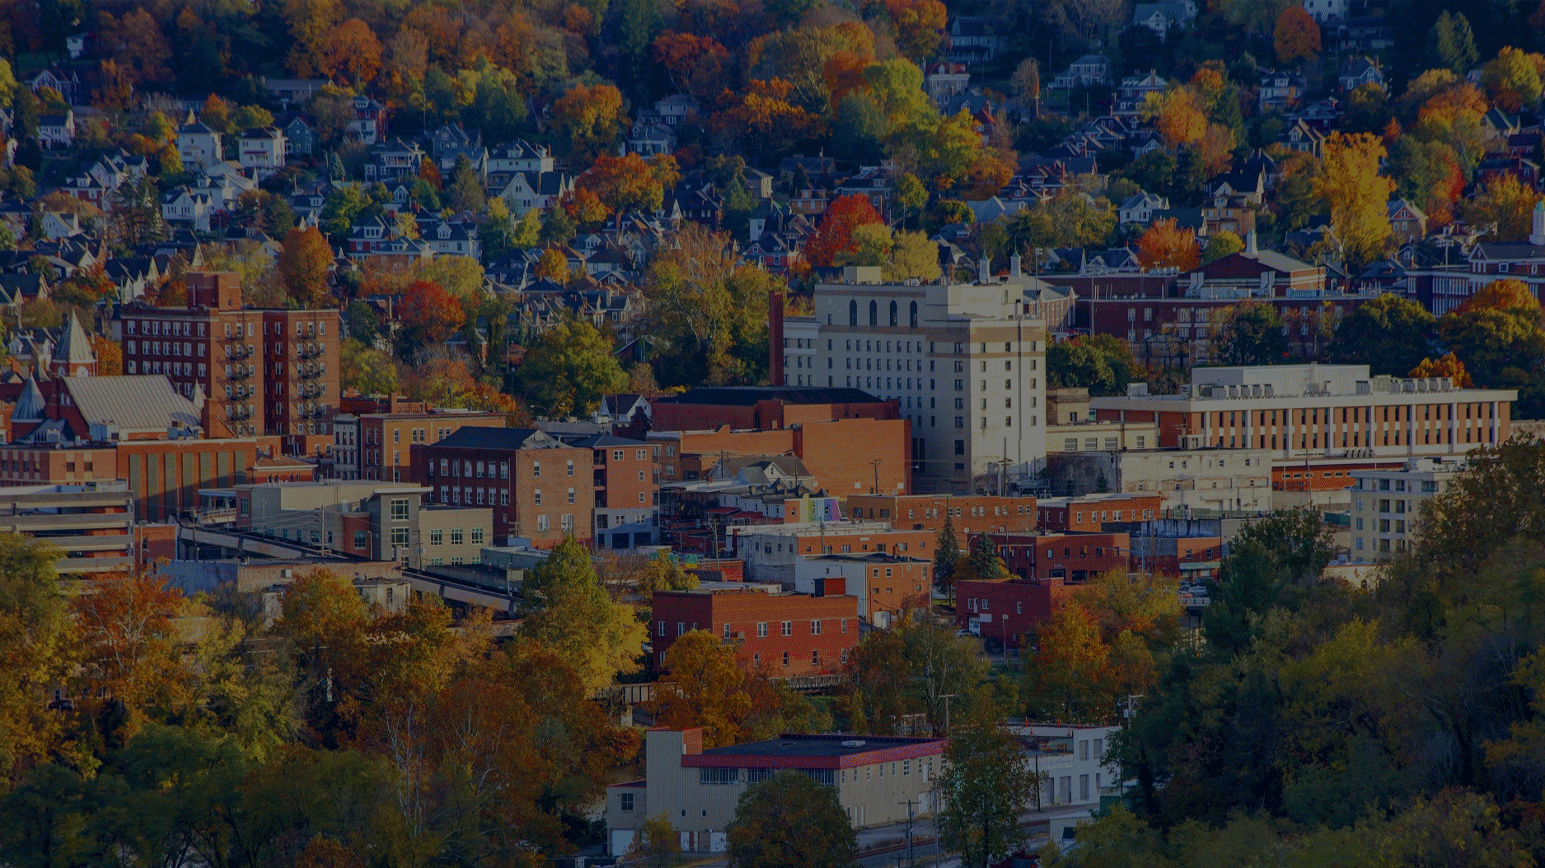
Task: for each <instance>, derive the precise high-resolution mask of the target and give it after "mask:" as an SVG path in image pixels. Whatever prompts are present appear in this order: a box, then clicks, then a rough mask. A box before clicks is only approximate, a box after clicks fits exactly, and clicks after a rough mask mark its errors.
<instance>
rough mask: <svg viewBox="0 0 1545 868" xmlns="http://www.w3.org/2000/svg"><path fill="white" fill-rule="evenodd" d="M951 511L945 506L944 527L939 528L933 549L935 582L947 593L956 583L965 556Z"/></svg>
mask: <svg viewBox="0 0 1545 868" xmlns="http://www.w3.org/2000/svg"><path fill="white" fill-rule="evenodd" d="M951 512H952V510H951V508H949V507H945V510H944V527H941V528H939V542H938V544H936V545H935V546H934V549H933V583H934V585H935V586H936V587H938V588H939V590H941V591H945V592H946V593H948V592H949V590H950V587H951V586H952V585H953V584H954V583H953V581H952V579H953V578H954V576H955V570H957V569H959V568H960V562H961V560H962V559H964V557H965V553H964V552H962V551H961V550H960V539H959V538H958V537H956V536H955V517H954V515H952V514H951Z"/></svg>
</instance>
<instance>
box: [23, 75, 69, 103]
mask: <svg viewBox="0 0 1545 868" xmlns="http://www.w3.org/2000/svg"><path fill="white" fill-rule="evenodd" d="M44 88H49V89H50V90H54V91H57V92H58V93H59V95H60V96H62V97H64V101H65V102H66V103H68V104H70V105H80V102H81V99H80V97H81V91H80V76H79V75H77V74H76V73H75V70H73V69H62V68H60V67H53V68H50V69H45V70H43V71H42V72H39V73H38V74H37V75H35V76H33V77H32V78H31V79H29V80H28V81H27V89H28V90H30V91H32V92H33V93H41V92H42V91H43V89H44Z"/></svg>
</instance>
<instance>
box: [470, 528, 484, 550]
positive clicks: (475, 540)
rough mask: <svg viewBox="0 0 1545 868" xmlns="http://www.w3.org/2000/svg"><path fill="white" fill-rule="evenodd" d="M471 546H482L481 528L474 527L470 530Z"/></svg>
mask: <svg viewBox="0 0 1545 868" xmlns="http://www.w3.org/2000/svg"><path fill="white" fill-rule="evenodd" d="M472 544H473V545H475V546H480V545H482V544H483V529H482V528H480V527H475V528H473V529H472Z"/></svg>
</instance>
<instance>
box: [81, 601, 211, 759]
mask: <svg viewBox="0 0 1545 868" xmlns="http://www.w3.org/2000/svg"><path fill="white" fill-rule="evenodd" d="M183 604H184V599H183V596H182V594H181V593H179V592H178V591H177V590H176V589H175V588H172V587H170V586H168V585H167V583H166V580H165V579H163V578H161V577H159V576H157V575H155V574H152V573H147V572H142V571H135V572H133V573H129V574H127V575H112V576H107V577H103V578H97V579H93V580H92V581H91V582H90V583H89V585H88V586H87V587H86V588H84V589H83V591H82V593H80V594H78V595H76V596H75V598H74V606H75V619H76V623H77V624H78V625H79V627H80V631H81V638H82V640H83V641H84V643H85V648H86V661H85V662H86V666H85V669H84V670H83V671H84V675H85V682H86V688H87V689H86V690H84V691H82V692H81V695H82V697H83V699H84V700H85V701H88V702H120V703H122V704H123V707H124V710H125V712H126V714H127V728H128V732H129V733H130V734H132V733H133V732H134V731H135V730H137V729H138V728H139V726H140V725H142V724H143V723H144V722H145V721H146V719H147V718H148V716H149V714H150V712H151V711H152V710H157V709H158V710H160V711H162V712H165V713H174V712H175V711H176V710H177V709H178V708H180V707H181V705H182V704H183V703H185V702H186V701H187V700H188V698H189V696H188V687H187V685H188V683H189V681H190V679H189V677H188V673H187V672H185V671H184V664H183V657H182V653H181V650H180V648H179V647H178V642H177V636H176V631H175V629H174V627H173V625H172V619H173V618H175V617H177V615H178V614H179V613H180V612H181V611H182V607H183Z"/></svg>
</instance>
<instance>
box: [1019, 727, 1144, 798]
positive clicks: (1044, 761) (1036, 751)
mask: <svg viewBox="0 0 1545 868" xmlns="http://www.w3.org/2000/svg"><path fill="white" fill-rule="evenodd" d="M1009 729H1010V730H1012V731H1013V732H1014V733H1015V734H1016V735H1018V736H1019V737H1020V739H1021V740H1022V741H1024V742H1026V743H1027V745H1028V747H1027V749H1026V751H1025V764H1026V765H1028V766H1030V770H1031V771H1032V772H1035V773H1039V774H1040V775H1041V791H1040V804H1039V805H1038V806H1037V807H1041V808H1049V807H1052V806H1054V805H1055V806H1062V805H1098V804H1099V802H1100V791H1101V790H1103V789H1106V788H1108V787H1119V786H1120V785H1121V769H1120V768H1119V767H1118V766H1116V764H1114V763H1110V762H1106V759H1105V753H1106V751H1107V750H1109V749H1110V747H1111V737H1112V736H1113V735H1115V734H1116V733H1118V732H1120V731H1121V727H1119V726H1077V725H1059V724H1047V723H1029V724H1024V725H1021V726H1011V727H1009Z"/></svg>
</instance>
